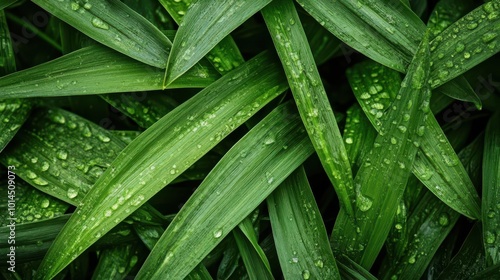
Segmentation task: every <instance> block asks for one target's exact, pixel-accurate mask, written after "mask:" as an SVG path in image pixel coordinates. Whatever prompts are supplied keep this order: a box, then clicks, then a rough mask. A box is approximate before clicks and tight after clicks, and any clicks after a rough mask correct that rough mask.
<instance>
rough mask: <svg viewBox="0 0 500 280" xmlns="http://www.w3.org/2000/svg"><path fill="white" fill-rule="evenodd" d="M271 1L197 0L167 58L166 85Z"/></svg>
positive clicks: (187, 14) (180, 27)
mask: <svg viewBox="0 0 500 280" xmlns="http://www.w3.org/2000/svg"><path fill="white" fill-rule="evenodd" d="M269 2H271V0H253V1H249V0H235V1H231V2H226V1H222V2H220V1H196V2H194V3H192V4H191V6H190V7H189V10H188V11H187V13H186V15H185V16H184V18H183V20H182V21H183V22H182V23H181V25H180V26H179V31H178V32H177V34H176V36H175V40H174V43H173V46H172V50H171V53H170V55H169V57H168V62H167V69H166V73H165V75H166V76H165V84H166V85H169V84H170V83H172V82H173V81H174V80H176V79H178V78H179V77H180V76H181V75H182V74H184V73H185V72H186V71H188V70H189V69H190V68H191V67H193V66H194V65H195V63H196V62H198V61H199V60H200V59H201V58H202V57H203V56H205V55H206V54H207V53H208V52H209V51H210V50H211V49H212V48H213V47H214V46H215V45H217V44H218V43H219V42H220V41H221V40H222V39H223V38H224V37H226V36H227V35H228V34H229V33H230V32H231V31H233V30H234V29H235V28H236V27H238V26H239V25H240V24H242V23H243V22H244V21H245V20H246V19H248V18H249V17H250V16H252V15H253V14H255V13H256V12H258V11H259V10H260V9H262V8H263V7H264V6H265V5H267V4H268V3H269Z"/></svg>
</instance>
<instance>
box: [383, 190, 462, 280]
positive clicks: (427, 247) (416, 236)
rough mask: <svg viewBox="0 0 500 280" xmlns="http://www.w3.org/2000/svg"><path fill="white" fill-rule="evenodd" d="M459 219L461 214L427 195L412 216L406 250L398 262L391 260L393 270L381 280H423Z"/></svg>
mask: <svg viewBox="0 0 500 280" xmlns="http://www.w3.org/2000/svg"><path fill="white" fill-rule="evenodd" d="M459 217H460V214H459V213H457V212H455V211H453V210H452V209H451V208H449V207H448V206H447V205H446V204H444V203H442V202H441V201H440V200H439V199H437V198H436V197H435V196H434V194H432V193H431V192H427V193H426V194H425V195H424V197H423V198H422V199H421V201H420V202H419V204H418V205H417V207H416V208H415V210H414V211H413V214H412V215H411V216H410V217H409V220H408V225H409V227H408V236H409V242H408V244H407V245H406V250H405V251H404V253H403V254H402V255H400V256H399V258H398V259H396V260H391V261H389V262H390V265H388V266H389V267H390V269H389V270H388V271H385V272H384V274H383V276H382V277H381V279H393V278H394V277H398V278H402V279H420V277H421V276H422V274H423V273H424V272H425V269H426V268H427V266H428V265H429V263H430V261H431V259H432V256H433V255H434V253H435V252H436V251H437V249H438V248H439V245H440V244H441V242H443V240H444V239H445V238H446V236H447V235H448V234H449V232H450V231H451V229H452V228H453V227H454V226H455V223H456V222H457V221H458V218H459ZM422 253H423V254H422Z"/></svg>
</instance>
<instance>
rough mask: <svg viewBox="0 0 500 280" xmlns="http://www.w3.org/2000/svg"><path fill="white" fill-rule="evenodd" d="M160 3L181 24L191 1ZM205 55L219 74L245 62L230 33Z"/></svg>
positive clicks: (162, 0) (167, 0)
mask: <svg viewBox="0 0 500 280" xmlns="http://www.w3.org/2000/svg"><path fill="white" fill-rule="evenodd" d="M160 3H161V4H162V5H163V7H165V9H166V10H167V11H168V13H169V14H170V15H171V16H172V18H173V19H174V20H175V22H177V24H181V22H182V18H183V16H184V15H185V14H186V12H187V10H188V7H189V6H190V5H191V4H192V3H193V1H192V0H184V1H175V0H160ZM205 57H206V58H207V59H208V60H209V61H210V62H211V63H212V65H213V66H214V67H215V69H216V70H217V71H219V73H220V74H221V75H224V74H226V73H227V72H229V71H231V70H233V69H234V68H235V67H238V66H239V65H241V64H243V63H244V62H245V61H244V59H243V56H242V55H241V53H240V50H239V49H238V46H237V45H236V43H235V42H234V40H233V38H232V37H231V35H228V36H226V37H225V38H224V39H222V40H221V41H220V42H219V43H218V44H217V45H215V46H214V47H213V48H212V49H211V50H210V51H209V52H208V53H207V55H206V56H205Z"/></svg>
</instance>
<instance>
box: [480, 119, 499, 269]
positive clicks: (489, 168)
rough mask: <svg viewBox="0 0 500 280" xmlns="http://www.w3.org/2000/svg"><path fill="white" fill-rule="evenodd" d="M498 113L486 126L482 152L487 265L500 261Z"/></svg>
mask: <svg viewBox="0 0 500 280" xmlns="http://www.w3.org/2000/svg"><path fill="white" fill-rule="evenodd" d="M499 127H500V113H498V112H497V113H496V114H494V115H493V116H492V117H491V118H490V120H489V122H488V125H487V127H486V134H485V135H484V152H483V189H482V190H483V204H482V207H481V208H482V214H483V215H482V218H483V219H482V220H483V240H484V249H485V251H486V262H487V263H488V265H496V264H498V263H500V228H499V227H500V208H499V206H500V204H499V202H500V129H499Z"/></svg>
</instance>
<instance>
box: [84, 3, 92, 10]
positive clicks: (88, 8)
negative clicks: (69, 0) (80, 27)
mask: <svg viewBox="0 0 500 280" xmlns="http://www.w3.org/2000/svg"><path fill="white" fill-rule="evenodd" d="M83 7H84V8H85V10H90V9H91V8H92V4H90V3H85V4H84V5H83Z"/></svg>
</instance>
